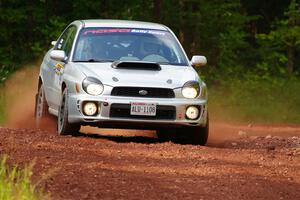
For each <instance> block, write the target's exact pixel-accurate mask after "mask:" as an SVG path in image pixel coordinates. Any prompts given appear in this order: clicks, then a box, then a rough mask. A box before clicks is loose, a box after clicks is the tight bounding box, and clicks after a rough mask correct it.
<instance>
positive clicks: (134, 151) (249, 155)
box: [0, 68, 300, 200]
mask: <svg viewBox="0 0 300 200" xmlns="http://www.w3.org/2000/svg"><path fill="white" fill-rule="evenodd" d="M36 73H37V70H36V68H26V70H24V71H20V72H18V73H16V75H15V76H14V77H12V79H11V80H9V81H8V82H7V83H6V84H7V91H6V93H5V94H6V95H7V98H6V99H7V100H6V101H7V105H8V106H9V109H8V110H9V111H10V112H9V120H8V123H7V124H6V125H5V126H6V127H10V128H4V127H3V128H0V155H4V154H7V155H8V156H9V163H11V164H19V165H23V164H26V163H29V162H32V161H33V160H35V163H36V164H35V167H34V176H33V181H34V182H35V183H37V182H39V183H40V186H41V187H44V188H45V190H46V191H47V192H50V193H51V195H52V197H53V199H64V200H65V199H137V200H140V199H172V200H174V199H180V200H182V199H222V200H223V199H224V200H226V199H249V200H250V199H251V200H252V199H270V200H271V199H272V200H273V199H289V200H292V199H300V127H287V126H255V125H232V124H225V123H219V122H218V123H217V122H215V121H213V122H212V126H211V127H212V128H211V131H210V137H209V143H208V145H207V146H206V147H202V146H192V145H180V144H173V143H159V141H158V140H157V139H156V138H155V133H154V132H151V131H126V130H119V131H116V130H98V129H97V130H95V129H91V128H83V129H82V130H81V132H82V134H79V135H77V136H75V137H70V136H57V134H56V133H55V131H54V129H55V124H54V123H53V122H52V123H49V124H48V127H49V128H48V130H47V131H42V130H35V129H34V123H33V121H34V120H33V116H32V113H33V102H34V94H35V84H36V80H35V78H34V77H36ZM25 83H26V84H25ZM145 136H146V137H145Z"/></svg>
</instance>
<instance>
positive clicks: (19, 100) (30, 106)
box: [4, 65, 39, 129]
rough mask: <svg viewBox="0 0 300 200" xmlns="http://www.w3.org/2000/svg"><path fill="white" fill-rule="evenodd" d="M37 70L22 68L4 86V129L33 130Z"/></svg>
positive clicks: (30, 67)
mask: <svg viewBox="0 0 300 200" xmlns="http://www.w3.org/2000/svg"><path fill="white" fill-rule="evenodd" d="M38 73H39V68H38V67H37V66H35V65H29V66H24V67H23V68H21V69H20V70H18V71H17V72H15V73H14V74H13V75H12V76H11V77H10V78H9V79H8V80H7V81H6V82H5V85H4V98H5V105H6V107H5V111H6V119H7V120H6V123H5V124H4V125H5V126H6V127H10V128H28V129H32V128H35V120H34V105H35V94H36V92H37V80H38Z"/></svg>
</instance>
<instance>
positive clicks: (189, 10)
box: [0, 0, 300, 122]
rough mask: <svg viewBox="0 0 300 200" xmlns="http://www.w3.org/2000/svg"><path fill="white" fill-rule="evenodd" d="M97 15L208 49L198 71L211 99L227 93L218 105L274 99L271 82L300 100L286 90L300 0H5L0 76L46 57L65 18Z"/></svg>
mask: <svg viewBox="0 0 300 200" xmlns="http://www.w3.org/2000/svg"><path fill="white" fill-rule="evenodd" d="M92 18H97V19H129V20H140V21H150V22H158V23H163V24H165V25H167V26H169V27H170V28H171V29H172V30H173V31H174V32H175V34H176V35H177V37H178V38H179V40H180V41H181V43H182V44H183V46H184V48H185V50H186V52H187V53H188V55H189V57H191V56H192V55H194V54H202V55H205V56H207V58H208V61H209V64H208V67H206V68H203V69H199V72H200V71H201V76H202V77H203V78H204V79H205V80H206V81H207V82H208V85H209V86H210V87H211V88H212V90H210V91H212V92H211V96H212V99H213V100H214V97H217V96H226V97H228V96H229V97H230V98H224V99H227V100H226V101H225V100H224V102H222V103H221V104H220V105H219V106H225V107H226V106H230V105H232V104H234V103H235V104H239V105H240V104H242V103H241V102H239V100H238V99H240V98H243V99H244V100H246V99H249V102H247V101H245V102H246V103H245V102H243V103H245V104H251V103H252V102H251V96H253V94H254V93H255V92H257V93H259V92H261V91H263V94H264V95H263V97H264V98H263V99H262V100H261V102H268V101H274V98H275V97H274V91H273V90H274V88H277V89H278V88H279V89H280V88H281V90H282V91H281V93H280V95H279V96H280V97H281V98H282V100H283V101H285V100H286V99H289V100H291V102H290V103H291V104H293V105H294V104H295V102H297V101H298V100H299V102H300V97H298V96H300V95H297V96H295V97H292V98H291V96H289V95H290V93H291V91H290V90H294V88H298V86H299V85H300V84H299V85H297V84H298V83H300V79H299V73H300V4H299V0H130V1H127V0H64V1H60V0H27V1H23V0H0V26H1V31H0V44H1V46H0V81H2V82H3V81H5V79H6V77H7V76H8V75H9V74H10V73H11V72H13V71H14V70H15V69H16V68H18V66H20V64H21V63H24V62H28V61H32V60H34V59H36V58H41V57H42V56H43V54H44V53H45V51H47V50H48V49H49V47H50V42H51V41H52V40H56V39H57V37H58V36H59V34H60V33H61V32H62V30H63V29H64V27H65V26H66V25H67V24H69V23H70V22H72V21H73V20H77V19H92ZM292 83H293V84H292ZM294 83H295V84H296V85H297V86H295V84H294ZM289 85H293V86H291V88H290V90H289ZM245 87H246V88H248V90H247V91H245ZM255 88H264V89H263V90H261V91H258V90H257V89H255ZM223 91H226V94H223ZM277 91H279V90H277ZM247 92H249V94H247ZM247 95H248V96H247ZM259 95H260V94H259ZM268 95H269V96H268ZM297 105H298V104H297ZM235 108H237V109H238V106H236V105H235ZM297 108H298V107H297ZM258 109H259V108H258ZM289 109H295V108H294V107H293V106H292V108H288V109H287V108H285V110H289ZM298 110H299V113H300V106H299V109H298ZM298 117H299V120H298ZM246 118H247V116H246ZM250 118H251V117H250ZM294 118H297V120H298V121H299V122H300V116H298V115H297V116H296V117H295V116H294ZM294 118H293V119H294ZM297 120H296V121H297ZM294 121H295V120H294ZM298 121H297V122H298Z"/></svg>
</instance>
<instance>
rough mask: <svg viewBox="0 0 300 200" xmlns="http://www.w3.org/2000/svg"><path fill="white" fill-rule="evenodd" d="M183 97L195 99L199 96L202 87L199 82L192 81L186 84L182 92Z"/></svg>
mask: <svg viewBox="0 0 300 200" xmlns="http://www.w3.org/2000/svg"><path fill="white" fill-rule="evenodd" d="M181 93H182V95H183V96H184V97H185V98H188V99H195V98H196V97H198V96H199V93H200V86H199V83H198V82H197V81H190V82H187V83H185V84H184V86H183V87H182V91H181Z"/></svg>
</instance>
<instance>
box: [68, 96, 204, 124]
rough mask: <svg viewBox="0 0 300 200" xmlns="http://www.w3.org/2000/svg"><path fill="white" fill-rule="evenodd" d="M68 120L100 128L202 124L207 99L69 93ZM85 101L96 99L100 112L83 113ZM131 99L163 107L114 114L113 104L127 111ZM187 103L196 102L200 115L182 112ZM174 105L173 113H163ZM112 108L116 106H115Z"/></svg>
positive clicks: (190, 104)
mask: <svg viewBox="0 0 300 200" xmlns="http://www.w3.org/2000/svg"><path fill="white" fill-rule="evenodd" d="M68 99H69V100H68V111H69V113H68V120H69V123H79V124H81V125H90V126H97V127H103V128H132V129H158V128H162V127H182V126H205V125H206V123H207V100H203V99H184V98H169V99H164V98H139V97H117V96H110V95H103V96H91V95H86V94H69V98H68ZM86 101H92V102H97V103H98V105H99V113H98V114H97V115H96V116H85V115H84V114H83V112H82V106H83V103H84V102H86ZM131 102H138V103H155V104H156V105H157V108H158V112H159V109H161V110H162V111H161V112H160V114H158V115H159V116H157V117H149V118H147V117H138V116H131V115H130V114H125V115H120V116H116V115H113V109H115V106H116V105H117V106H121V107H120V109H123V111H126V109H127V108H130V104H131ZM188 106H197V107H198V108H199V109H200V114H199V118H197V119H196V120H190V119H187V118H186V116H185V112H186V108H187V107H188ZM169 108H172V109H174V116H172V117H170V118H168V117H165V116H163V115H164V114H166V111H165V110H166V109H169ZM114 112H115V110H114Z"/></svg>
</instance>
